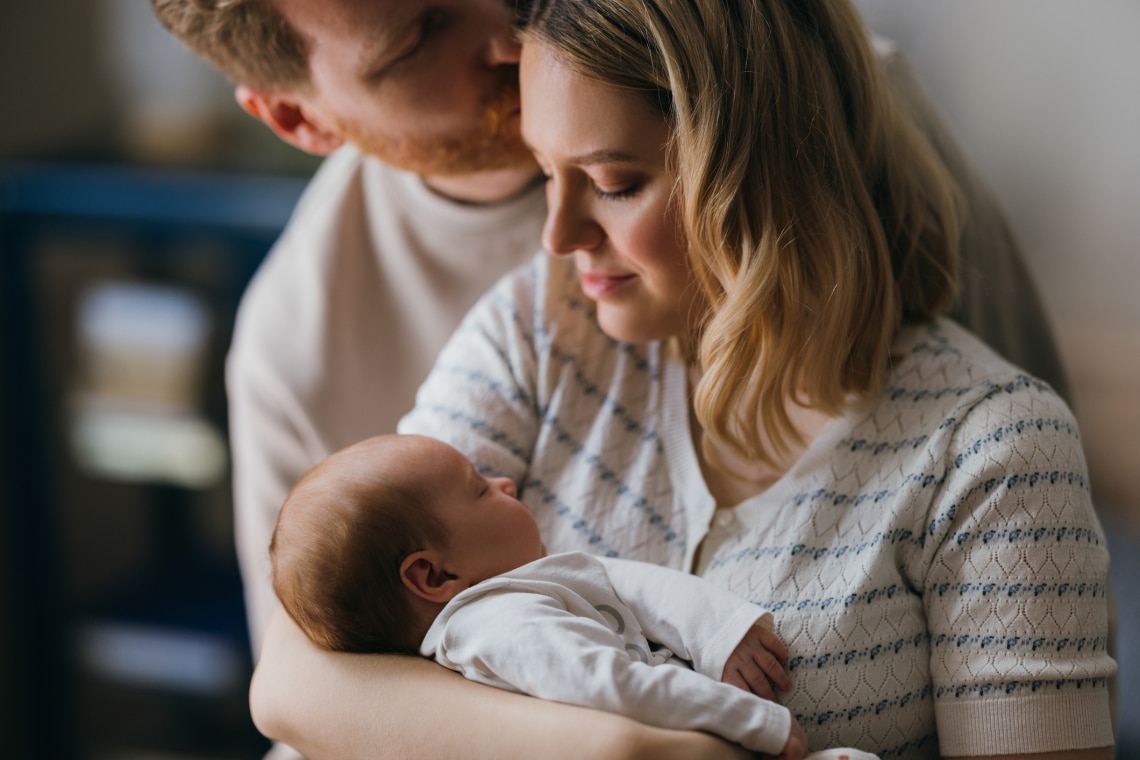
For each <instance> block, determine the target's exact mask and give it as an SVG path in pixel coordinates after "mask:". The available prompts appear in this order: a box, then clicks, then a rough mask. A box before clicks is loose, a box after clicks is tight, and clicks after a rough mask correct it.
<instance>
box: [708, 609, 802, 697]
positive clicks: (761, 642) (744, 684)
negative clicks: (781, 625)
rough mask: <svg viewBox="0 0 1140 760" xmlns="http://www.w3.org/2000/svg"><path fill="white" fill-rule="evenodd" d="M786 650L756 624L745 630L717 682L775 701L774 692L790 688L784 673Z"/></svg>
mask: <svg viewBox="0 0 1140 760" xmlns="http://www.w3.org/2000/svg"><path fill="white" fill-rule="evenodd" d="M787 662H788V649H787V647H785V646H784V642H782V641H780V639H779V637H777V636H776V634H775V633H773V632H772V631H770V630H768V629H767V628H765V627H764V626H763V625H762V624H760V623H757V624H756V625H754V626H752V627H751V628H749V629H748V633H746V634H745V635H744V638H743V639H741V641H740V643H739V644H737V645H736V649H734V650H732V654H730V655H729V656H728V661H727V662H725V664H724V673H723V674H722V675H721V677H720V680H722V681H724V682H725V683H727V684H732V685H733V686H738V687H740V688H741V689H744V690H745V691H750V692H752V693H753V694H755V695H756V696H758V697H761V698H763V699H770V700H772V701H773V702H774V701H776V692H775V690H776V689H778V690H780V691H787V690H788V689H790V688H792V679H791V678H789V677H788V674H787V673H786V672H785V671H784V665H786V664H787Z"/></svg>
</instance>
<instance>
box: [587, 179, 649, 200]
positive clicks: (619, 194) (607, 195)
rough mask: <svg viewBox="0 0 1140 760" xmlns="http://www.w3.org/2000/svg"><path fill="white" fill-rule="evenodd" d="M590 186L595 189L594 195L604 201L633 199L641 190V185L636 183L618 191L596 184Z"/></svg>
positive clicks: (591, 183) (592, 183)
mask: <svg viewBox="0 0 1140 760" xmlns="http://www.w3.org/2000/svg"><path fill="white" fill-rule="evenodd" d="M590 186H591V187H592V188H594V195H596V196H598V197H599V198H601V199H602V200H604V201H622V200H626V199H628V198H632V197H634V196H635V195H637V193H638V192H639V191H640V190H641V185H639V184H637V183H634V184H631V185H626V186H625V187H622V188H619V189H616V190H606V189H605V188H603V187H601V186H600V185H598V184H597V183H596V182H592V181H591V182H590Z"/></svg>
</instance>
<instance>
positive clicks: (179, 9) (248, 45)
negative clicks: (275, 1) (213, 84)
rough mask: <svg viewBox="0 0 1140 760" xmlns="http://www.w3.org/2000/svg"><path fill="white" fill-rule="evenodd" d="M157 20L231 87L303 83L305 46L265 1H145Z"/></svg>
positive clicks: (266, 87) (305, 77)
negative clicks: (214, 69) (228, 82)
mask: <svg viewBox="0 0 1140 760" xmlns="http://www.w3.org/2000/svg"><path fill="white" fill-rule="evenodd" d="M151 6H152V7H153V8H154V12H155V14H156V15H157V16H158V18H159V21H161V22H162V24H163V25H164V26H165V27H166V28H167V29H169V30H170V32H171V33H172V34H174V35H175V36H176V37H178V39H180V40H182V42H183V43H185V44H186V45H187V46H189V47H190V48H191V49H192V50H193V51H194V52H196V53H197V54H198V55H200V56H201V57H202V58H204V59H206V61H208V62H209V63H211V64H212V65H214V66H216V67H217V68H218V69H219V70H221V72H222V73H223V74H225V75H226V76H227V77H229V78H230V79H231V80H232V81H233V82H234V83H235V84H244V85H248V86H250V87H253V88H255V89H260V90H270V91H282V90H287V91H295V90H298V89H303V88H305V87H307V86H308V85H309V64H308V53H309V51H308V43H307V41H306V40H305V38H304V37H302V36H301V34H300V32H298V31H297V30H296V29H295V28H294V27H293V26H292V25H291V24H290V23H289V22H288V21H287V20H286V19H285V17H284V16H282V15H281V13H280V12H279V11H278V10H277V9H276V8H274V7H273V5H272V3H270V2H269V0H151Z"/></svg>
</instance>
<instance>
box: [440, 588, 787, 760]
mask: <svg viewBox="0 0 1140 760" xmlns="http://www.w3.org/2000/svg"><path fill="white" fill-rule="evenodd" d="M440 641H441V643H440V644H439V645H438V647H437V651H436V659H437V661H438V662H440V663H441V664H444V665H447V666H448V667H451V668H453V669H455V670H458V671H459V672H461V673H463V675H464V676H466V677H467V678H469V679H471V680H476V681H480V682H483V683H487V684H491V685H494V686H500V687H502V688H509V689H514V690H517V691H521V692H523V693H526V694H531V695H533V696H536V697H540V698H542V699H548V700H555V701H559V702H566V703H568V704H576V705H582V706H586V707H593V708H596V709H600V710H606V711H608V712H613V713H617V714H619V715H624V716H626V717H629V718H633V719H634V720H637V721H640V722H642V723H645V724H647V725H650V726H659V727H663V728H683V729H696V730H701V731H708V732H710V733H714V734H717V735H718V736H722V737H724V738H726V739H729V740H731V741H734V742H737V743H739V744H741V745H743V746H744V747H746V748H748V749H751V750H753V751H758V752H763V753H765V754H769V755H777V756H778V755H784V756H785V757H786V758H787V760H797V759H798V758H799V757H800V756H802V754H803V752H804V749H805V742H804V741H803V738H802V737H803V734H802V731H800V730H799V727H798V726H797V725H795V722H794V721H793V720H792V718H791V715H790V713H789V712H788V711H787V709H786V708H784V707H781V706H780V705H778V704H775V703H774V702H770V701H768V700H764V699H761V698H759V697H757V696H755V695H754V694H751V693H749V692H747V691H744V690H741V689H738V688H736V687H734V686H730V685H728V684H724V683H720V682H719V681H718V680H715V679H712V678H709V677H707V676H704V675H701V674H700V673H697V672H694V671H692V670H689V669H687V668H682V667H676V666H672V665H661V666H656V667H655V666H651V665H648V664H646V663H643V662H641V661H639V660H636V659H631V657H630V655H629V654H628V653H627V652H626V651H625V646H624V643H623V640H622V639H621V638H620V637H618V636H617V635H616V634H615V633H614V632H613V631H611V630H610V629H609V628H607V627H606V626H604V625H602V624H601V623H598V622H597V621H594V620H592V619H589V618H586V617H582V616H579V615H575V614H572V613H570V612H568V611H567V610H566V609H565V608H563V607H561V606H560V605H559V603H558V602H557V601H555V600H554V599H552V598H551V597H548V596H544V595H540V594H532V593H526V592H508V593H502V594H499V593H489V594H486V595H484V596H483V597H481V598H480V599H478V600H476V601H474V602H472V603H470V604H468V605H467V606H465V607H463V608H461V609H459V610H457V611H456V612H455V613H454V614H453V615H452V616H451V618H450V620H449V621H448V623H447V627H446V631H445V632H444V633H443V634H442V636H441V637H440ZM793 727H794V728H793ZM786 750H790V751H788V752H787V753H786V754H785V751H786Z"/></svg>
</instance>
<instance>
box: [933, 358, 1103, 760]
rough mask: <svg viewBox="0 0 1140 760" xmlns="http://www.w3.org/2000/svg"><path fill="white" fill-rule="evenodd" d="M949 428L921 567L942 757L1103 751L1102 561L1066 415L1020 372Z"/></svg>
mask: <svg viewBox="0 0 1140 760" xmlns="http://www.w3.org/2000/svg"><path fill="white" fill-rule="evenodd" d="M948 424H952V425H953V432H952V433H951V435H952V436H953V445H951V446H950V447H949V451H950V454H949V459H950V461H948V462H946V463H945V471H944V474H943V475H942V479H941V482H940V483H937V482H935V481H932V487H935V488H937V490H938V495H937V496H936V498H935V499H934V500H933V502H932V509H931V511H930V513H929V516H928V520H929V521H928V524H927V527H926V531H925V535H924V537H923V538H924V541H925V544H924V547H923V550H922V552H921V554H922V558H923V560H922V561H923V563H924V567H923V568H921V570H919V572H920V573H921V574H922V577H923V578H924V581H923V588H922V593H923V599H924V605H925V608H926V615H927V620H928V624H929V634H930V648H931V663H930V667H931V677H932V688H933V695H932V696H933V699H934V706H935V716H936V720H937V725H938V735H939V742H940V745H941V746H940V749H941V752H942V754H943V755H944V756H969V755H984V754H1012V753H1034V752H1045V751H1051V750H1061V749H1087V748H1094V747H1105V746H1109V745H1111V744H1112V743H1113V734H1112V728H1111V725H1110V710H1109V703H1108V689H1107V679H1108V678H1109V677H1111V676H1112V675H1113V674H1114V673H1115V669H1116V666H1115V663H1114V662H1113V660H1112V658H1111V657H1110V656H1109V655H1108V653H1107V651H1106V646H1107V631H1108V621H1107V602H1106V593H1107V592H1106V582H1107V580H1106V579H1107V568H1108V553H1107V550H1106V548H1105V540H1104V535H1103V533H1102V531H1101V528H1100V525H1099V523H1098V521H1097V518H1096V515H1095V514H1094V512H1093V508H1092V501H1091V498H1090V492H1089V482H1088V474H1087V470H1086V466H1085V460H1084V455H1083V453H1082V451H1081V446H1080V435H1079V432H1078V429H1077V426H1076V423H1075V421H1074V420H1073V418H1072V416H1071V414H1070V413H1069V411H1068V409H1067V408H1066V407H1065V405H1064V403H1063V402H1061V401H1060V399H1058V398H1057V397H1056V396H1055V395H1054V394H1053V393H1052V392H1051V390H1050V389H1048V388H1047V387H1046V386H1044V385H1043V384H1041V383H1039V382H1037V381H1035V380H1032V379H1030V378H1026V377H1024V376H1022V377H1020V378H1017V379H1016V380H1013V381H1011V382H1009V383H1007V384H1004V385H997V384H995V385H993V386H992V388H991V390H990V391H989V393H988V394H987V396H986V397H985V398H984V399H982V400H981V401H980V402H979V403H977V404H976V405H974V406H973V407H972V408H970V409H969V410H967V411H966V412H965V413H964V416H963V418H962V419H958V420H950V421H948Z"/></svg>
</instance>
